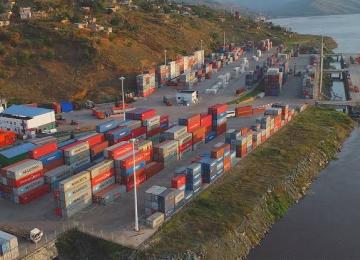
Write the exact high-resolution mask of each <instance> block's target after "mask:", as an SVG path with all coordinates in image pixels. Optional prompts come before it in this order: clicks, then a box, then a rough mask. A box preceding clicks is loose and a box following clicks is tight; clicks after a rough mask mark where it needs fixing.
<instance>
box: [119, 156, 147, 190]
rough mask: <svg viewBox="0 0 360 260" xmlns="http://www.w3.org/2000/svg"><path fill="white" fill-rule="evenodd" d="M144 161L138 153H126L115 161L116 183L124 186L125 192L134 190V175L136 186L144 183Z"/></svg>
mask: <svg viewBox="0 0 360 260" xmlns="http://www.w3.org/2000/svg"><path fill="white" fill-rule="evenodd" d="M145 165H146V163H145V160H144V157H143V154H142V153H141V152H139V151H135V156H134V155H133V153H132V152H131V153H127V154H125V155H124V156H122V157H120V158H118V159H116V160H115V172H116V179H117V182H118V183H119V182H120V183H121V184H124V185H126V191H130V190H132V189H133V188H134V173H136V185H140V184H141V183H143V182H145V181H146V172H145Z"/></svg>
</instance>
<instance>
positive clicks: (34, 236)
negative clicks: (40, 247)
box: [30, 228, 44, 244]
mask: <svg viewBox="0 0 360 260" xmlns="http://www.w3.org/2000/svg"><path fill="white" fill-rule="evenodd" d="M43 235H44V233H43V232H42V231H41V230H40V229H38V228H34V229H32V230H31V231H30V240H31V241H32V242H34V243H35V244H37V243H38V242H40V241H41V239H42V237H43Z"/></svg>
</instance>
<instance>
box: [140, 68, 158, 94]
mask: <svg viewBox="0 0 360 260" xmlns="http://www.w3.org/2000/svg"><path fill="white" fill-rule="evenodd" d="M136 87H137V94H138V96H140V97H148V96H150V95H151V94H153V93H154V91H155V88H156V82H155V72H154V73H145V74H141V75H138V76H137V77H136Z"/></svg>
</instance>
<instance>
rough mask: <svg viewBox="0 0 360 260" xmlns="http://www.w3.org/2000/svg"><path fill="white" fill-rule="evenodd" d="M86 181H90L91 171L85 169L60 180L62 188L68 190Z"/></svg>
mask: <svg viewBox="0 0 360 260" xmlns="http://www.w3.org/2000/svg"><path fill="white" fill-rule="evenodd" d="M84 182H90V172H88V171H83V172H80V173H78V174H76V175H74V176H72V177H70V178H68V179H65V180H63V181H61V182H60V190H62V191H67V190H70V189H73V188H76V187H77V186H78V185H80V184H81V183H84Z"/></svg>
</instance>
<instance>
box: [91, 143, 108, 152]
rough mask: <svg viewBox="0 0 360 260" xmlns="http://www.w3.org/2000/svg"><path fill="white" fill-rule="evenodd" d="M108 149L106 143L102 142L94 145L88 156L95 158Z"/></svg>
mask: <svg viewBox="0 0 360 260" xmlns="http://www.w3.org/2000/svg"><path fill="white" fill-rule="evenodd" d="M108 147H109V142H108V141H104V142H101V143H98V144H95V145H93V146H92V147H91V148H90V154H91V156H95V155H97V154H99V153H101V152H103V151H104V150H105V149H106V148H108Z"/></svg>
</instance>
